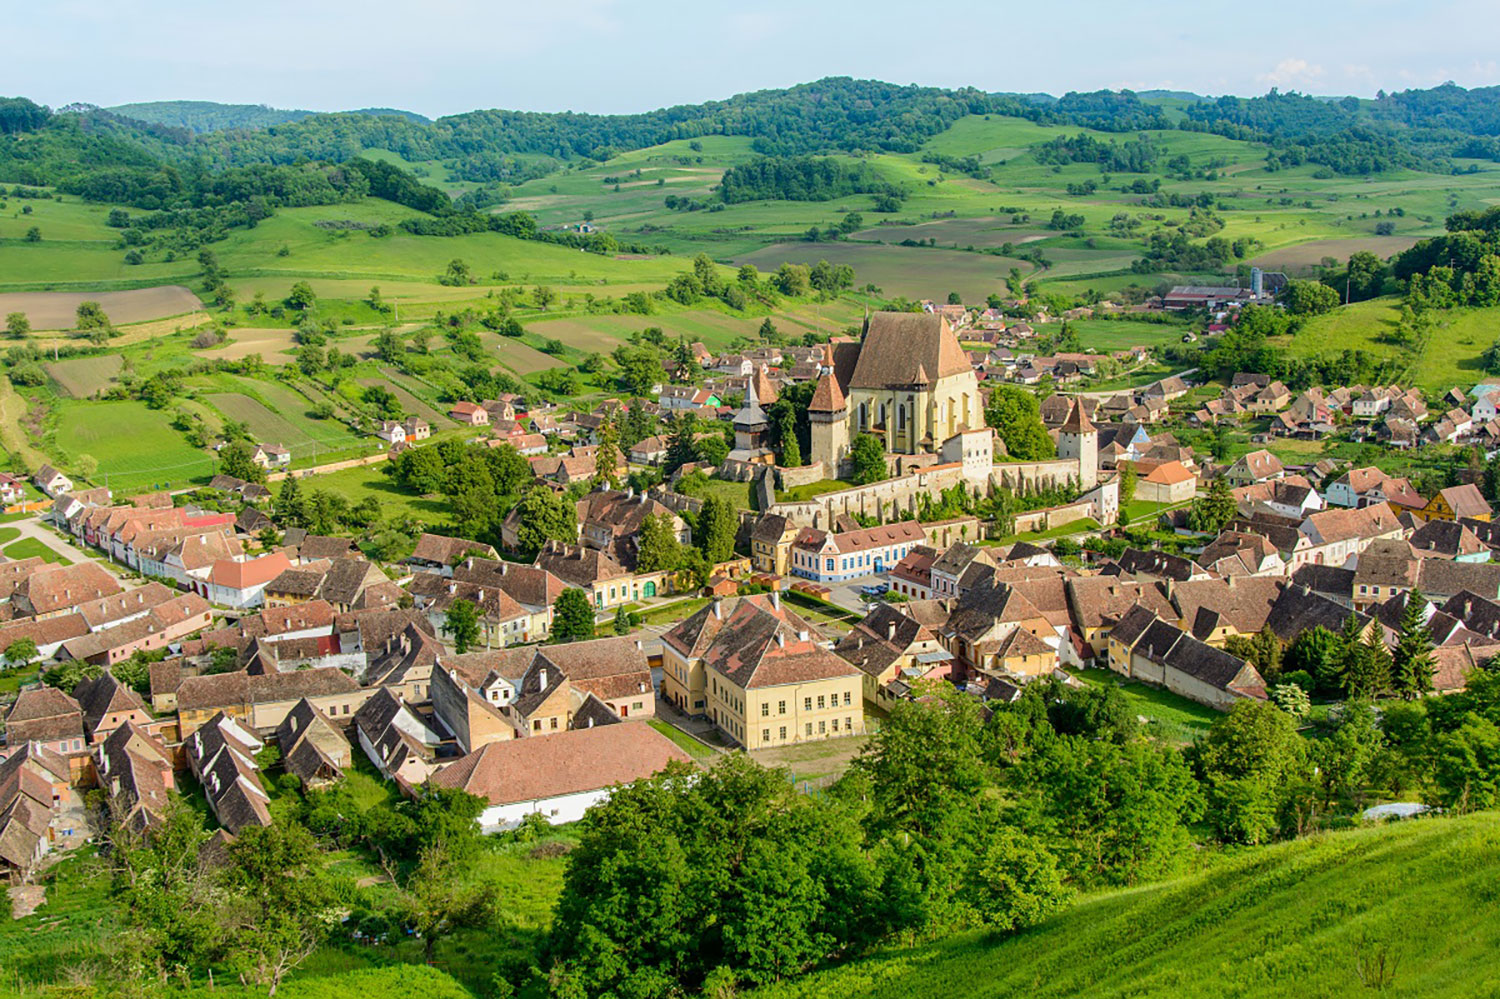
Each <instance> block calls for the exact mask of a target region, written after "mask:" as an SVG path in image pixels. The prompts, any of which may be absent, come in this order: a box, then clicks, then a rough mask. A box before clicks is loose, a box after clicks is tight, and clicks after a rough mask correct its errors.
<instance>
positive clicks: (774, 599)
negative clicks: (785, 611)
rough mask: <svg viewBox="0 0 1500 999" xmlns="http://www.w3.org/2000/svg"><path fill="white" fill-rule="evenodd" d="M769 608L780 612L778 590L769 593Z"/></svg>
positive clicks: (779, 592)
mask: <svg viewBox="0 0 1500 999" xmlns="http://www.w3.org/2000/svg"><path fill="white" fill-rule="evenodd" d="M771 607H772V608H773V609H775V610H781V591H780V590H772V591H771Z"/></svg>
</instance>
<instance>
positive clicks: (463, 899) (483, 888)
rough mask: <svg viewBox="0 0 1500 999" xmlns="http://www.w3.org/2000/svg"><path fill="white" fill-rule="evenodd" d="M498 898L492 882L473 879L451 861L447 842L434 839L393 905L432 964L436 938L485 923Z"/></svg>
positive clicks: (425, 957) (491, 916)
mask: <svg viewBox="0 0 1500 999" xmlns="http://www.w3.org/2000/svg"><path fill="white" fill-rule="evenodd" d="M497 902H498V896H497V890H496V888H495V887H494V886H491V885H487V884H484V883H476V882H475V881H474V880H473V875H472V872H471V871H470V870H468V869H466V868H464V867H463V866H461V865H460V864H458V863H456V862H455V861H454V859H453V857H452V855H451V850H450V848H449V847H448V846H447V844H445V843H437V844H434V845H432V846H428V847H425V848H424V849H423V850H422V853H421V856H420V858H419V859H418V861H417V866H416V868H415V869H413V871H412V872H411V874H410V875H409V876H408V877H407V879H406V884H405V886H404V887H403V888H402V890H401V894H400V896H399V897H398V898H397V901H396V908H397V910H398V911H399V912H400V913H401V917H402V920H403V922H405V923H406V925H407V926H409V927H410V928H411V929H413V930H415V931H416V932H417V934H418V935H419V936H420V937H421V938H422V955H423V958H424V959H425V960H426V962H427V963H428V964H432V963H433V961H434V960H435V959H436V957H437V945H438V941H439V940H441V939H442V938H443V937H445V936H448V935H449V934H451V933H452V932H453V931H454V930H459V929H465V928H479V927H483V926H485V925H487V924H488V923H489V921H490V920H491V919H492V918H493V916H494V915H495V911H496V909H497Z"/></svg>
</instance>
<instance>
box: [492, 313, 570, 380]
mask: <svg viewBox="0 0 1500 999" xmlns="http://www.w3.org/2000/svg"><path fill="white" fill-rule="evenodd" d="M547 328H548V327H547V326H545V325H540V324H539V325H538V327H537V330H538V332H539V333H542V332H545V331H546V329H547ZM480 339H481V340H483V341H484V343H485V346H486V347H492V348H493V349H494V351H495V355H496V356H497V357H499V358H500V363H501V365H503V366H504V367H506V368H509V369H510V370H511V371H512V372H514V373H515V374H517V375H520V376H521V377H522V378H525V377H526V376H527V375H534V374H536V373H537V372H538V371H546V370H547V369H548V368H558V367H563V366H565V365H566V363H567V362H566V361H563V360H562V359H561V358H556V357H553V356H552V355H551V354H544V353H542V352H541V351H540V350H537V349H536V348H535V347H532V346H530V345H528V344H526V343H523V342H522V341H521V340H519V339H517V338H515V337H508V336H499V335H498V334H493V333H491V334H489V335H488V336H481V337H480Z"/></svg>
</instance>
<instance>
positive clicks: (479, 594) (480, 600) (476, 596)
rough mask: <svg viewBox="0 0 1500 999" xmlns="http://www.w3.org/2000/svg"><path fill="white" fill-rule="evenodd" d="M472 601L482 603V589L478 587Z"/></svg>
mask: <svg viewBox="0 0 1500 999" xmlns="http://www.w3.org/2000/svg"><path fill="white" fill-rule="evenodd" d="M474 602H475V603H480V604H482V603H484V590H483V589H480V591H479V592H478V593H477V594H475V600H474Z"/></svg>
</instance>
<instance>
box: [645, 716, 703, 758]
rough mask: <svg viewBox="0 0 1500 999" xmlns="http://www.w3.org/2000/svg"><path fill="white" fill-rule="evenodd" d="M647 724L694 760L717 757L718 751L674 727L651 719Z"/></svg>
mask: <svg viewBox="0 0 1500 999" xmlns="http://www.w3.org/2000/svg"><path fill="white" fill-rule="evenodd" d="M649 724H650V726H651V727H652V728H654V729H656V730H657V731H658V732H660V733H661V734H662V735H664V736H666V737H667V738H668V739H671V740H672V741H673V742H674V743H676V744H677V748H678V749H681V750H682V751H683V752H685V753H687V754H688V755H689V756H691V757H692V758H693V759H695V760H699V761H704V760H712V759H713V758H714V757H715V756H718V755H719V753H718V751H717V750H716V749H714V748H713V747H712V746H710V745H709V744H708V743H706V742H703V741H702V740H700V739H698V738H695V737H694V736H691V735H688V734H687V733H686V732H684V731H683V730H682V729H680V728H678V727H677V726H675V725H669V724H667V723H666V722H664V721H660V720H659V719H652V720H651V721H650V722H649Z"/></svg>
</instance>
